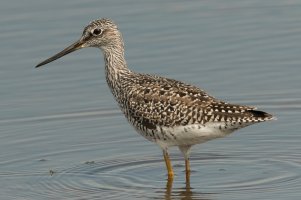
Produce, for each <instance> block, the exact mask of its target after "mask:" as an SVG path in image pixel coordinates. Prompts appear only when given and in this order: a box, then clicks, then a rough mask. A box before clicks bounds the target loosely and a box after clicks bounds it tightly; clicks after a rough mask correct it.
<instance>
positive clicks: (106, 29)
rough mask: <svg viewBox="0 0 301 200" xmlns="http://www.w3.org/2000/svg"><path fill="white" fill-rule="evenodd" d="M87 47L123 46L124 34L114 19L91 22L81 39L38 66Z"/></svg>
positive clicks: (110, 47)
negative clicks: (122, 34)
mask: <svg viewBox="0 0 301 200" xmlns="http://www.w3.org/2000/svg"><path fill="white" fill-rule="evenodd" d="M86 47H97V48H100V49H102V50H107V49H114V48H123V41H122V36H121V33H120V32H119V30H118V28H117V25H116V24H115V23H114V22H113V21H112V20H110V19H104V18H102V19H98V20H94V21H92V22H90V23H89V24H88V25H87V26H86V27H85V29H84V31H83V34H82V36H81V37H80V39H79V40H77V41H76V42H75V43H73V44H72V45H70V46H68V47H67V48H65V49H64V50H62V51H61V52H59V53H57V54H55V55H54V56H52V57H50V58H48V59H46V60H44V61H43V62H41V63H39V64H38V65H37V66H36V67H40V66H42V65H45V64H47V63H50V62H52V61H54V60H56V59H59V58H61V57H63V56H65V55H67V54H69V53H71V52H73V51H76V50H79V49H82V48H86Z"/></svg>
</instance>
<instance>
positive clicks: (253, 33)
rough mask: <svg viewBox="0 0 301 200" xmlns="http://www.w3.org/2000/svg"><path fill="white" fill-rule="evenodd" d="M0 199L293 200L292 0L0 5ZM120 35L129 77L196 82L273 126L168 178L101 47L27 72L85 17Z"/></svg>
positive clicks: (296, 74)
mask: <svg viewBox="0 0 301 200" xmlns="http://www.w3.org/2000/svg"><path fill="white" fill-rule="evenodd" d="M0 16H1V17H0V24H1V34H0V39H1V48H0V57H1V67H0V96H1V101H0V106H1V113H0V152H1V154H0V195H1V199H31V200H32V199H39V200H40V199H126V198H127V199H299V198H300V195H301V193H300V189H301V161H300V157H301V153H300V152H301V147H300V141H301V137H300V133H299V131H298V130H299V124H300V111H301V88H300V74H301V67H300V65H301V57H300V47H301V34H300V33H301V26H300V19H301V2H300V1H293V0H292V1H280V0H267V1H260V0H256V1H246V0H229V1H227V2H226V1H221V0H220V1H218V0H216V1H213V0H205V1H189V2H182V1H172V0H168V1H164V2H162V1H159V0H156V1H151V2H150V1H148V2H141V1H137V0H118V1H107V2H103V1H96V0H89V1H79V0H75V1H72V3H71V2H69V3H68V2H65V1H64V2H62V1H58V0H54V1H48V2H43V1H36V0H28V1H26V2H25V1H22V2H21V1H19V0H12V1H6V2H2V3H1V7H0ZM100 17H109V18H112V19H113V20H115V21H116V22H117V23H118V24H119V28H120V30H121V31H122V33H123V37H124V40H125V43H126V57H127V61H128V65H129V66H130V68H131V69H133V70H136V71H139V72H144V73H152V74H159V75H162V76H167V77H170V78H175V79H179V80H182V81H185V82H188V83H192V84H195V85H197V86H199V87H202V88H204V89H205V90H207V91H208V92H209V93H210V94H211V95H213V96H215V97H218V98H221V99H224V100H227V101H230V102H234V103H240V104H248V105H255V106H257V107H259V108H260V109H263V110H265V111H267V112H270V113H273V114H275V115H276V116H277V118H278V120H277V121H275V122H269V123H262V124H258V125H254V126H251V127H247V128H245V129H242V130H240V131H237V132H235V133H234V134H232V135H231V136H229V137H227V138H223V139H219V140H215V141H211V142H208V143H205V144H202V145H198V146H195V147H194V148H193V152H192V158H191V166H192V170H193V171H192V175H191V181H190V186H189V185H187V183H185V173H184V161H183V159H182V156H181V154H180V153H179V151H178V150H177V149H171V157H172V160H173V165H174V169H175V173H176V177H175V179H174V181H173V183H170V182H168V181H167V180H166V171H165V166H164V162H163V158H162V155H161V150H160V149H159V148H158V147H157V146H156V145H154V144H152V143H150V142H148V141H146V140H144V139H143V138H142V137H141V136H139V135H138V134H136V133H135V132H134V130H133V129H132V127H130V126H129V125H128V123H127V122H126V120H125V119H124V117H123V116H122V115H121V113H120V111H119V109H118V107H117V105H116V103H115V102H114V100H113V97H112V95H111V94H110V91H109V89H108V87H107V85H106V82H105V78H104V73H103V72H104V63H103V58H102V55H101V53H100V51H99V50H97V49H85V50H82V51H79V52H75V53H73V54H70V55H68V56H66V57H64V58H62V59H60V60H58V61H56V62H53V63H51V64H49V65H47V66H45V67H43V68H41V69H39V70H37V69H34V66H35V65H36V64H37V63H39V62H40V61H41V60H43V59H45V58H47V57H49V56H52V55H53V54H54V53H57V52H58V51H60V50H61V49H63V48H64V47H65V46H67V45H69V44H71V43H72V42H73V41H75V40H76V39H78V38H79V37H80V34H81V33H82V29H83V27H84V26H85V25H86V24H87V23H88V22H89V21H91V20H93V19H96V18H100Z"/></svg>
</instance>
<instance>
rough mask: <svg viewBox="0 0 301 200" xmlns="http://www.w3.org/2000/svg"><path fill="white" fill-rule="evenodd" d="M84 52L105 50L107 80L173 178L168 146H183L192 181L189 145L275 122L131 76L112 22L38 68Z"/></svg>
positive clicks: (93, 27)
mask: <svg viewBox="0 0 301 200" xmlns="http://www.w3.org/2000/svg"><path fill="white" fill-rule="evenodd" d="M85 47H96V48H99V49H101V50H102V52H103V54H104V61H105V73H106V80H107V83H108V85H109V87H110V89H111V91H112V93H113V95H114V97H115V99H116V101H117V102H118V104H119V106H120V108H121V110H122V112H123V113H124V115H125V117H126V118H127V120H128V121H129V123H130V124H132V125H133V127H134V128H135V129H136V131H138V133H140V134H141V135H142V136H143V137H145V138H146V139H148V140H150V141H152V142H155V143H157V144H158V145H159V146H160V147H161V148H162V150H163V156H164V160H165V163H166V167H167V171H168V177H169V178H172V177H173V176H174V172H173V169H172V165H171V162H170V159H169V155H168V148H169V147H171V146H178V147H179V149H180V151H181V152H182V153H183V155H184V158H185V168H186V177H189V174H190V164H189V154H190V148H191V146H193V145H195V144H200V143H203V142H206V141H209V140H212V139H215V138H221V137H224V136H226V135H228V134H230V133H232V132H233V131H235V130H237V129H240V128H243V127H246V126H249V125H251V124H255V123H258V122H263V121H267V120H271V119H273V116H272V115H270V114H268V113H266V112H262V111H258V110H256V108H255V107H251V106H243V105H235V104H228V103H226V102H224V101H221V100H218V99H215V98H214V97H212V96H210V95H208V94H207V93H206V92H205V91H204V90H202V89H200V88H198V87H195V86H192V85H189V84H186V83H183V82H180V81H177V80H173V79H169V78H165V77H160V76H156V75H149V74H141V73H137V72H133V71H131V70H130V69H128V67H127V64H126V61H125V58H124V43H123V39H122V35H121V33H120V31H119V30H118V28H117V26H116V24H115V23H114V22H112V21H111V20H110V19H98V20H95V21H92V22H91V23H90V24H88V26H86V27H85V29H84V31H83V34H82V36H81V38H80V39H79V40H78V41H76V42H75V43H74V44H72V45H70V46H69V47H67V48H65V49H64V50H63V51H61V52H59V53H58V54H56V55H54V56H52V57H51V58H48V59H47V60H45V61H43V62H41V63H39V64H38V65H37V66H36V67H40V66H42V65H45V64H47V63H49V62H52V61H54V60H56V59H58V58H60V57H62V56H64V55H66V54H68V53H71V52H73V51H76V50H79V49H82V48H85Z"/></svg>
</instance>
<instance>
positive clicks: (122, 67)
mask: <svg viewBox="0 0 301 200" xmlns="http://www.w3.org/2000/svg"><path fill="white" fill-rule="evenodd" d="M102 51H103V54H104V60H105V67H106V72H107V73H111V74H116V75H117V74H119V73H122V72H126V71H129V69H128V67H127V64H126V61H125V57H124V47H123V44H122V43H121V44H117V45H114V46H109V47H106V48H104V49H102Z"/></svg>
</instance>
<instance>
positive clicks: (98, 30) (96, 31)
mask: <svg viewBox="0 0 301 200" xmlns="http://www.w3.org/2000/svg"><path fill="white" fill-rule="evenodd" d="M101 32H102V30H101V29H99V28H96V29H94V30H93V31H92V34H93V35H95V36H97V35H100V34H101Z"/></svg>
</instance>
